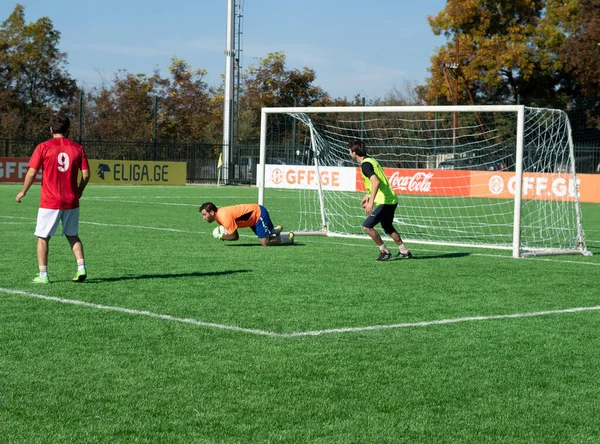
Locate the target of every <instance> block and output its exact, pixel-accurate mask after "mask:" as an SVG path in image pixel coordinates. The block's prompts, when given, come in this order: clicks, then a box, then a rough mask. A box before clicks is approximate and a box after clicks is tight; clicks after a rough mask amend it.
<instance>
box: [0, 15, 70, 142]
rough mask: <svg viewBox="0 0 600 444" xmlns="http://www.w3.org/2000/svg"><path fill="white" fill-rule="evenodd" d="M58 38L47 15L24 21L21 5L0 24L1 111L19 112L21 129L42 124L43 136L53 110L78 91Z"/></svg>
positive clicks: (31, 128)
mask: <svg viewBox="0 0 600 444" xmlns="http://www.w3.org/2000/svg"><path fill="white" fill-rule="evenodd" d="M59 41H60V32H58V31H56V30H55V29H54V26H53V24H52V21H51V20H50V19H49V18H48V17H42V18H40V19H39V20H37V21H36V22H34V23H29V24H26V23H25V8H24V7H23V6H22V5H20V4H17V5H16V6H15V9H14V11H13V12H12V14H11V15H10V16H9V17H8V19H7V20H6V21H4V22H3V23H2V25H1V26H0V48H1V51H0V95H1V96H2V98H3V99H6V100H7V101H4V100H3V101H2V102H3V104H2V105H0V106H1V107H2V111H3V114H4V113H9V114H12V115H14V114H15V113H18V114H19V115H20V118H21V119H22V121H23V122H25V124H24V125H23V129H24V128H25V127H27V126H29V127H30V130H34V128H36V127H37V126H38V125H42V126H43V128H44V129H45V130H44V135H46V134H47V132H48V131H47V127H48V121H49V116H50V115H51V113H52V111H54V110H56V109H58V108H60V107H61V106H63V105H65V104H67V103H69V102H70V101H71V100H73V98H74V97H75V95H76V93H77V85H76V83H75V81H74V80H73V79H71V78H70V76H69V74H68V73H67V71H66V69H65V65H66V63H67V62H66V61H67V56H66V54H65V53H62V52H60V51H59V50H58V44H59ZM3 121H4V119H3ZM34 131H35V130H34Z"/></svg>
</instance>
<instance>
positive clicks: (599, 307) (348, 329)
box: [0, 288, 600, 338]
mask: <svg viewBox="0 0 600 444" xmlns="http://www.w3.org/2000/svg"><path fill="white" fill-rule="evenodd" d="M0 292H1V293H7V294H13V295H19V296H25V297H29V298H37V299H43V300H46V301H52V302H59V303H61V304H71V305H78V306H81V307H86V308H94V309H97V310H106V311H114V312H119V313H126V314H130V315H137V316H147V317H151V318H156V319H162V320H165V321H170V322H180V323H184V324H192V325H196V326H199V327H206V328H215V329H219V330H229V331H235V332H239V333H247V334H251V335H258V336H270V337H276V338H298V337H304V336H321V335H328V334H340V333H355V332H366V331H376V330H391V329H398V328H414V327H429V326H433V325H447V324H458V323H463V322H476V321H493V320H499V319H519V318H531V317H536V316H550V315H558V314H566V313H579V312H585V311H598V310H600V305H596V306H593V307H575V308H565V309H562V310H546V311H537V312H529V313H512V314H506V315H490V316H469V317H465V318H451V319H438V320H433V321H422V322H410V323H402V324H388V325H368V326H364V327H345V328H332V329H324V330H310V331H298V332H293V333H277V332H272V331H266V330H260V329H253V328H244V327H238V326H235V325H225V324H216V323H214V322H204V321H198V320H196V319H190V318H178V317H175V316H171V315H166V314H160V313H152V312H150V311H143V310H134V309H131V308H123V307H114V306H110V305H100V304H92V303H90V302H84V301H79V300H74V299H63V298H57V297H54V296H45V295H42V294H36V293H28V292H26V291H21V290H11V289H9V288H0Z"/></svg>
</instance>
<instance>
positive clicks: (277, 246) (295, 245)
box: [225, 243, 304, 248]
mask: <svg viewBox="0 0 600 444" xmlns="http://www.w3.org/2000/svg"><path fill="white" fill-rule="evenodd" d="M225 246H226V247H227V248H235V247H262V248H286V247H298V246H301V247H303V246H304V244H300V243H294V245H273V246H272V247H263V246H262V245H261V244H240V243H236V244H229V245H225Z"/></svg>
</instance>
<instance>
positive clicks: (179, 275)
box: [85, 270, 252, 284]
mask: <svg viewBox="0 0 600 444" xmlns="http://www.w3.org/2000/svg"><path fill="white" fill-rule="evenodd" d="M251 271H252V270H228V271H209V272H205V273H201V272H194V273H164V274H158V273H157V274H127V275H125V276H115V277H106V278H102V277H100V278H90V279H87V280H86V281H85V283H86V284H87V283H90V284H99V283H102V282H117V281H133V280H140V279H173V278H185V277H209V276H228V275H233V274H237V273H250V272H251Z"/></svg>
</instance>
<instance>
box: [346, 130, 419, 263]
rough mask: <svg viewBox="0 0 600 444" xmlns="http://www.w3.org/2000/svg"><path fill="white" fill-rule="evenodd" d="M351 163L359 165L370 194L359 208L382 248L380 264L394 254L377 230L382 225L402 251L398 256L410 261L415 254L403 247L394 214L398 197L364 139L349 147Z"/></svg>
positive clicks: (368, 229) (380, 248)
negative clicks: (394, 223)
mask: <svg viewBox="0 0 600 444" xmlns="http://www.w3.org/2000/svg"><path fill="white" fill-rule="evenodd" d="M348 148H349V149H350V157H351V158H352V160H354V161H356V162H358V163H360V170H361V173H362V178H363V182H364V184H365V188H366V190H367V194H366V196H365V197H363V199H362V201H361V203H360V206H361V207H363V208H364V210H365V214H368V215H369V216H368V217H367V218H366V219H365V221H364V222H363V230H365V233H367V234H368V235H369V236H370V237H371V239H373V241H374V242H375V243H376V244H377V245H378V246H379V257H378V258H377V259H376V260H377V261H378V262H381V261H387V260H388V259H389V258H391V257H392V253H391V252H390V250H388V248H387V247H386V245H385V243H384V242H383V239H381V236H380V235H379V232H378V231H377V230H376V229H375V228H374V227H375V225H377V224H379V223H380V224H381V228H383V231H384V232H385V234H387V235H388V236H390V237H391V238H392V239H393V240H394V242H396V244H397V245H398V247H399V248H400V251H399V252H398V254H397V255H396V256H397V257H399V258H411V257H412V254H411V253H410V251H408V250H407V249H406V247H405V246H404V242H403V241H402V238H401V237H400V235H399V234H398V232H397V231H396V229H395V228H394V225H393V222H394V212H395V211H396V207H397V206H398V198H397V197H396V194H395V193H394V190H393V188H392V187H391V185H390V182H389V180H388V178H387V176H386V175H385V173H384V172H383V168H381V165H380V164H379V162H377V161H376V160H375V159H373V158H372V157H369V156H367V149H366V147H365V144H364V142H363V141H362V140H353V141H352V142H350V144H349V145H348Z"/></svg>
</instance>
